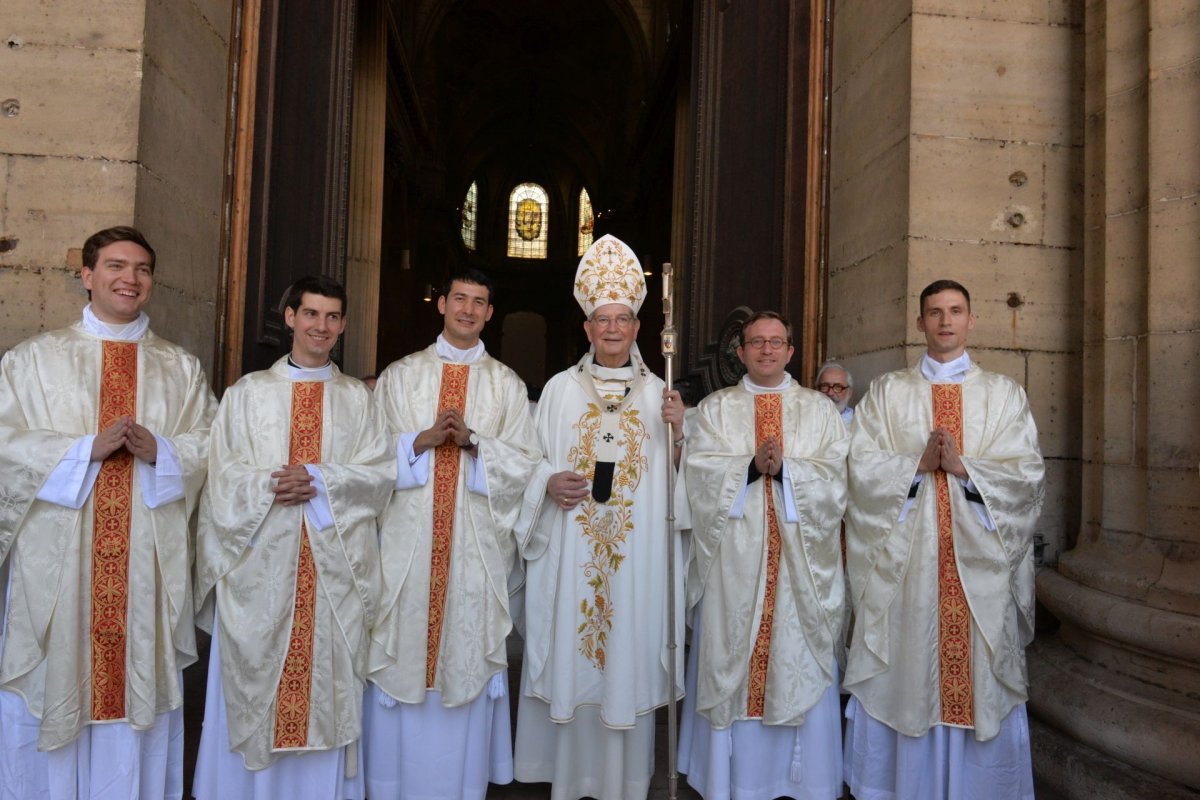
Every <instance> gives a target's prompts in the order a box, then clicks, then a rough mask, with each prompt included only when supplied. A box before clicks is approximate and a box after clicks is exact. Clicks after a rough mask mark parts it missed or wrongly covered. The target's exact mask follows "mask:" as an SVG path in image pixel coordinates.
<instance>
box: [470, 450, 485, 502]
mask: <svg viewBox="0 0 1200 800" xmlns="http://www.w3.org/2000/svg"><path fill="white" fill-rule="evenodd" d="M475 452H476V454H477V455H474V456H471V457H469V458H468V459H467V465H468V466H467V490H468V491H471V492H474V493H475V494H478V495H482V496H484V497H487V496H488V485H487V467H486V465H485V464H484V463H483V445H482V444H480V445H479V446H478V447H476V448H475Z"/></svg>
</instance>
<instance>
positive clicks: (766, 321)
mask: <svg viewBox="0 0 1200 800" xmlns="http://www.w3.org/2000/svg"><path fill="white" fill-rule="evenodd" d="M793 352H794V348H793V347H792V336H791V324H790V323H789V322H788V321H787V319H786V318H785V317H783V316H781V315H780V314H778V313H776V312H774V311H760V312H757V313H755V314H752V315H751V316H750V317H749V318H748V319H747V320H746V322H745V323H744V324H743V326H742V332H741V344H740V346H739V347H738V349H737V355H738V358H739V359H741V361H742V363H743V364H744V365H745V366H746V375H745V376H744V377H743V378H742V380H741V381H740V382H739V383H738V384H737V385H736V386H732V387H729V388H727V389H723V390H721V391H718V392H715V393H713V394H711V395H709V396H708V397H706V398H705V399H704V400H703V401H702V402H701V403H700V406H699V409H698V414H697V421H696V424H695V426H694V433H693V435H692V437H691V441H690V442H689V452H688V458H687V472H688V483H687V489H688V498H689V500H690V504H691V515H692V554H691V559H690V563H689V570H688V590H687V595H688V607H689V608H694V617H693V635H692V647H691V651H690V653H689V656H688V675H687V680H688V685H687V690H688V691H687V697H686V698H685V700H684V713H683V726H682V729H681V735H680V742H679V765H680V766H679V769H680V772H683V773H685V774H686V775H687V776H688V783H689V784H690V785H691V786H692V788H694V789H696V790H697V791H698V792H700V794H701V795H703V796H704V797H705V798H707V800H727V798H730V797H737V798H738V800H772V798H775V797H802V798H810V800H822V799H823V800H833V799H834V798H839V797H841V796H842V770H841V758H840V754H841V706H840V703H839V697H838V669H837V658H838V655H839V652H840V650H841V644H842V641H843V637H842V624H843V613H842V607H843V595H844V585H843V580H842V558H841V555H842V554H841V542H840V535H839V534H840V530H841V519H842V514H843V512H844V510H845V507H846V451H847V449H848V447H849V443H850V435H849V433H848V431H847V429H846V426H845V425H844V424H843V423H842V420H841V418H840V417H839V416H838V413H837V411H836V410H835V408H834V406H833V405H832V404H830V403H829V402H828V401H827V400H826V399H825V398H824V397H822V396H821V395H820V394H819V393H817V392H815V391H813V390H811V389H806V388H804V387H802V386H800V384H799V383H798V382H797V381H796V380H794V379H793V378H792V376H791V375H789V374H788V372H787V365H788V362H789V361H790V359H791V357H792V354H793Z"/></svg>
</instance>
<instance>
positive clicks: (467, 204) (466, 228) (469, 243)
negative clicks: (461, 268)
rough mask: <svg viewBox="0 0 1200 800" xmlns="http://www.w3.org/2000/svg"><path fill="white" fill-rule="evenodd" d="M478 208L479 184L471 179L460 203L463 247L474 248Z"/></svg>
mask: <svg viewBox="0 0 1200 800" xmlns="http://www.w3.org/2000/svg"><path fill="white" fill-rule="evenodd" d="M478 208H479V184H478V183H476V182H475V181H471V185H470V187H469V188H468V189H467V196H466V198H465V199H464V200H463V204H462V241H463V247H465V248H467V249H468V250H474V249H475V231H476V227H475V225H476V221H477V220H476V212H477V209H478Z"/></svg>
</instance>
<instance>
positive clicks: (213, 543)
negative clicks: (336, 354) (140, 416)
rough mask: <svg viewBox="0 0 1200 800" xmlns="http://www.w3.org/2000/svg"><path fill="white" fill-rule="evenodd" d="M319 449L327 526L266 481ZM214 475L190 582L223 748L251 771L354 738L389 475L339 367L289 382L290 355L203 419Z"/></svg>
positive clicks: (369, 416) (389, 462) (363, 404)
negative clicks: (208, 422) (205, 621)
mask: <svg viewBox="0 0 1200 800" xmlns="http://www.w3.org/2000/svg"><path fill="white" fill-rule="evenodd" d="M317 457H319V459H320V460H319V462H317V463H316V464H315V470H316V471H317V472H318V473H319V475H320V478H321V481H322V483H323V485H324V491H325V493H326V498H327V501H328V510H329V513H330V514H331V516H332V524H329V525H327V527H324V528H321V527H320V525H319V524H317V522H316V521H315V520H314V516H316V515H315V513H313V512H310V511H308V510H306V509H307V507H308V506H309V505H312V504H311V503H306V504H303V505H292V506H285V505H280V504H276V503H275V502H274V498H275V495H274V494H273V493H272V491H271V487H272V486H273V484H274V479H273V478H272V477H271V473H272V472H274V471H277V470H279V469H280V468H281V467H282V466H283V465H285V464H295V463H301V464H303V463H306V462H311V461H312V460H313V459H314V458H317ZM210 476H211V477H210V480H209V483H208V487H207V488H206V490H205V493H204V498H203V501H202V503H201V510H200V525H199V534H198V538H197V559H196V575H197V586H196V593H197V600H198V601H199V602H201V603H203V604H205V610H206V611H207V609H208V607H207V604H208V603H211V602H213V600H214V599H215V602H216V607H217V622H218V624H217V630H216V631H214V636H216V637H219V640H220V641H219V645H220V656H221V663H220V670H221V678H222V683H223V687H224V695H225V697H224V700H225V706H226V708H225V711H226V715H227V723H228V728H229V742H228V743H227V746H228V747H229V748H230V749H232V750H233V751H235V752H237V753H240V754H241V755H242V756H243V757H244V759H245V765H246V766H247V767H248V768H250V769H252V770H256V769H262V768H264V767H267V766H269V765H270V764H271V763H272V762H273V761H275V759H277V758H278V757H279V755H280V754H282V753H286V752H295V751H306V750H330V749H333V748H337V747H341V746H343V745H346V744H348V743H350V742H353V741H355V740H357V739H358V738H359V736H360V732H361V724H362V720H361V713H362V692H363V682H364V680H365V676H366V657H367V649H368V632H369V631H370V628H371V625H372V624H373V623H374V621H375V619H376V615H377V609H378V597H379V591H380V578H379V549H378V544H377V535H376V527H375V517H376V515H377V514H378V513H379V511H380V510H381V509H382V508H383V505H384V503H385V502H386V499H387V496H388V493H389V492H390V491H391V487H392V485H393V483H394V482H395V479H396V476H395V469H394V460H393V459H392V458H391V451H390V450H389V448H388V445H387V442H386V437H384V435H383V433H382V430H381V428H380V426H379V425H378V423H377V419H376V416H375V413H374V408H373V405H372V403H371V397H370V394H369V392H368V391H367V389H366V387H364V386H363V385H362V384H361V383H360V382H359V381H357V380H355V379H353V378H349V377H346V376H344V375H342V374H341V373H340V372H339V371H338V370H337V368H336V367H331V368H330V372H329V377H328V378H327V379H325V380H323V381H320V382H319V383H318V382H312V381H301V382H297V381H293V380H292V379H291V378H290V377H289V372H288V365H287V361H286V359H280V360H279V361H278V362H276V363H275V365H274V366H272V367H271V368H270V369H268V370H264V371H261V372H255V373H252V374H250V375H246V376H244V377H243V378H242V379H241V380H239V381H238V382H237V383H236V384H234V385H233V386H231V387H230V388H229V389H228V390H227V391H226V393H225V397H224V398H223V399H222V401H221V406H220V409H219V410H218V412H217V418H216V420H215V421H214V423H213V435H212V448H211V461H210ZM213 667H214V668H215V667H216V665H215V664H214V665H213ZM206 713H207V714H213V713H214V709H209V710H208V712H206Z"/></svg>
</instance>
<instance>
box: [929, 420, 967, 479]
mask: <svg viewBox="0 0 1200 800" xmlns="http://www.w3.org/2000/svg"><path fill="white" fill-rule="evenodd" d="M939 469H940V470H941V471H942V472H945V473H946V474H947V475H954V476H956V477H959V478H962V479H963V480H966V479H967V468H966V466H965V465H964V464H963V462H962V459H961V458H960V457H959V455H958V445H957V444H956V443H955V441H954V436H953V434H951V433H950V431H948V430H946V429H945V428H935V429H934V431H933V432H932V433H930V434H929V441H928V442H927V443H926V444H925V451H924V452H923V453H921V460H920V461H919V462H918V463H917V472H922V473H923V472H936V471H938V470H939Z"/></svg>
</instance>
